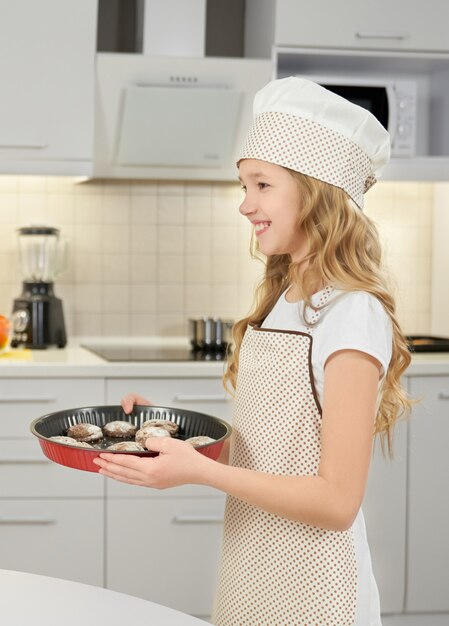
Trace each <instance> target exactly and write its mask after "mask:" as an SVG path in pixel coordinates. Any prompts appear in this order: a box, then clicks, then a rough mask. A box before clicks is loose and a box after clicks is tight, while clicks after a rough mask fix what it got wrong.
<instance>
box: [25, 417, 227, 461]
mask: <svg viewBox="0 0 449 626" xmlns="http://www.w3.org/2000/svg"><path fill="white" fill-rule="evenodd" d="M115 420H122V421H126V422H130V423H131V424H134V425H135V426H137V428H140V427H141V425H142V424H143V422H146V421H147V420H168V421H171V422H174V423H175V424H178V425H179V435H177V438H178V439H188V438H189V437H197V436H200V435H205V436H208V437H211V438H212V439H215V441H213V442H211V443H208V444H204V445H200V446H198V447H196V450H197V451H198V452H200V453H201V454H204V455H206V456H208V457H210V458H212V459H217V458H218V456H219V454H220V452H221V449H222V447H223V443H224V442H225V440H226V439H227V438H228V437H229V436H230V434H231V426H230V425H229V424H228V423H227V422H225V421H224V420H222V419H219V418H218V417H213V416H212V415H207V414H205V413H198V412H196V411H188V410H185V409H176V408H171V407H163V406H140V405H135V406H134V409H133V412H132V413H130V414H129V415H128V414H126V413H125V412H124V411H123V409H122V407H121V406H120V405H111V406H96V407H82V408H75V409H66V410H64V411H57V412H55V413H48V414H47V415H43V416H42V417H38V418H36V419H35V420H34V421H33V422H32V423H31V425H30V430H31V432H32V433H33V435H35V436H36V437H37V438H38V439H39V443H40V446H41V448H42V451H43V453H44V454H45V456H46V457H48V458H49V459H50V460H51V461H54V462H55V463H59V464H60V465H65V466H67V467H73V468H74V469H79V470H84V471H87V472H98V470H99V467H98V466H97V465H95V463H93V460H94V459H95V458H96V457H97V456H98V455H99V454H101V452H104V451H105V448H107V447H108V446H109V445H111V443H113V442H117V441H126V439H111V438H105V439H104V440H103V442H100V443H99V444H98V447H96V448H92V449H90V448H80V447H79V446H74V445H67V444H62V443H59V442H57V441H54V440H52V439H50V437H54V436H60V435H66V433H67V430H68V428H69V427H70V426H73V425H75V424H80V423H88V424H94V425H95V426H99V427H100V428H103V426H104V425H105V424H107V423H108V422H113V421H115ZM96 445H97V442H96ZM108 452H111V453H112V454H133V455H135V456H140V457H146V456H155V455H156V454H157V453H155V452H151V451H149V450H148V451H147V452H115V451H109V450H108Z"/></svg>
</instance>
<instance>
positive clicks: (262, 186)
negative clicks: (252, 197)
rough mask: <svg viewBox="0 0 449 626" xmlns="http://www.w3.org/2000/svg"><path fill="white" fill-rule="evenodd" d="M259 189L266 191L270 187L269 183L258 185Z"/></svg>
mask: <svg viewBox="0 0 449 626" xmlns="http://www.w3.org/2000/svg"><path fill="white" fill-rule="evenodd" d="M258 187H259V189H266V188H267V187H269V185H268V184H267V183H258Z"/></svg>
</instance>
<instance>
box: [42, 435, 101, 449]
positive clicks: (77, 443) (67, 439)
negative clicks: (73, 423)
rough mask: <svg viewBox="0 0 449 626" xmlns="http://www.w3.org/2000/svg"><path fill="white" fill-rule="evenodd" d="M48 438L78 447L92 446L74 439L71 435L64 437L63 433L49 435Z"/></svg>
mask: <svg viewBox="0 0 449 626" xmlns="http://www.w3.org/2000/svg"><path fill="white" fill-rule="evenodd" d="M50 439H51V440H52V441H56V442H57V443H63V444H65V445H69V446H78V447H79V448H92V446H91V445H90V444H89V443H86V442H85V441H77V440H76V439H73V437H64V435H61V436H57V435H55V436H54V437H50Z"/></svg>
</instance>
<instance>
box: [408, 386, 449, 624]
mask: <svg viewBox="0 0 449 626" xmlns="http://www.w3.org/2000/svg"><path fill="white" fill-rule="evenodd" d="M410 382H411V385H410V393H411V395H412V397H414V398H422V402H421V403H420V404H418V405H417V406H416V407H415V408H414V411H413V416H412V418H411V420H410V451H409V454H410V465H409V468H410V469H409V472H410V476H409V506H408V512H409V521H408V541H407V544H408V559H407V580H408V588H407V596H406V610H408V611H416V612H420V611H435V612H438V611H449V576H448V565H449V541H448V529H449V454H448V442H449V376H432V377H424V376H422V377H412V378H411V381H410Z"/></svg>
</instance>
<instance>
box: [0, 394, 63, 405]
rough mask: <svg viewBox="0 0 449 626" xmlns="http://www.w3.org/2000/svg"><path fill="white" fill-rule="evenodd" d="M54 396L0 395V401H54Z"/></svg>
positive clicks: (4, 402)
mask: <svg viewBox="0 0 449 626" xmlns="http://www.w3.org/2000/svg"><path fill="white" fill-rule="evenodd" d="M55 401H56V398H55V397H54V396H40V397H37V396H20V398H19V397H16V396H3V397H0V403H1V404H6V403H7V402H55Z"/></svg>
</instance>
